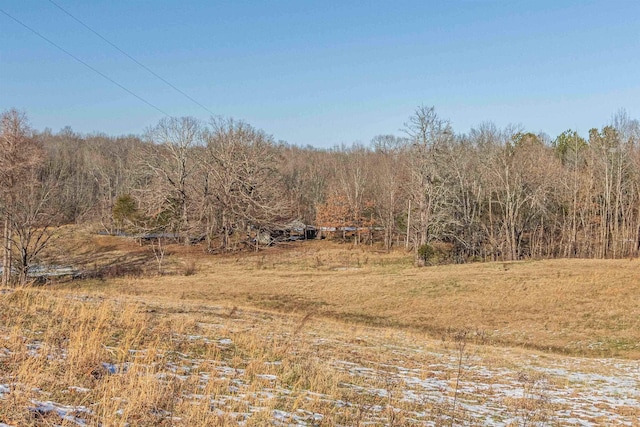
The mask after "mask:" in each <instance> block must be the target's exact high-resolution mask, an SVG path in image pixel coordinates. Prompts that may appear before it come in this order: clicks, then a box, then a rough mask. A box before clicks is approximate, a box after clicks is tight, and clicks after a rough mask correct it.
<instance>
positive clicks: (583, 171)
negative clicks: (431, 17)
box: [0, 107, 640, 284]
mask: <svg viewBox="0 0 640 427" xmlns="http://www.w3.org/2000/svg"><path fill="white" fill-rule="evenodd" d="M1 126H2V127H1V129H0V213H1V216H2V227H3V251H2V252H3V265H4V266H9V265H11V266H12V268H4V269H3V279H2V280H3V283H5V284H6V283H8V281H9V280H11V277H10V276H11V274H10V273H11V272H12V271H14V272H17V273H16V274H17V275H18V276H19V277H20V278H22V279H24V278H25V277H26V271H27V269H28V267H29V265H30V264H31V263H33V262H34V260H36V259H37V258H38V255H39V254H40V252H41V251H42V249H43V248H44V247H45V246H46V245H47V243H49V242H50V239H51V237H52V236H53V235H54V231H55V228H56V227H57V226H59V225H63V224H68V223H88V224H92V225H95V226H98V227H99V228H101V229H102V230H104V231H107V232H111V233H113V232H127V233H132V234H136V233H162V234H171V235H172V236H176V238H178V239H180V240H181V241H182V242H184V243H185V244H191V243H193V242H194V241H195V240H198V241H202V242H203V243H202V244H203V247H204V248H205V250H208V251H211V252H215V251H224V250H232V249H237V248H239V247H241V246H242V245H243V244H244V243H247V242H252V241H253V242H255V245H256V246H257V245H259V241H260V239H259V238H257V236H260V234H261V233H269V234H271V233H274V232H278V231H282V230H285V229H286V228H287V227H288V224H290V223H291V222H292V221H294V220H298V223H299V222H302V223H304V224H309V225H315V226H317V227H327V228H331V227H335V228H337V229H336V231H335V232H331V233H327V232H324V233H322V234H324V236H327V235H331V237H333V238H336V239H346V240H349V241H352V242H354V243H355V244H378V245H381V246H383V247H384V248H386V249H391V248H393V247H402V248H406V249H407V250H410V251H413V253H414V254H415V256H416V260H417V262H419V263H435V262H458V263H461V262H469V261H480V260H516V259H523V258H529V257H535V258H539V257H545V258H546V257H585V258H616V257H626V256H637V255H638V251H639V249H640V146H639V143H640V124H639V123H638V121H636V120H632V119H630V118H629V117H628V116H627V115H626V114H625V113H624V112H620V113H618V114H616V115H615V116H614V118H613V119H612V120H611V123H610V124H609V125H607V126H604V127H602V128H600V129H597V128H594V129H591V130H590V131H589V134H588V135H585V136H581V135H578V134H577V133H576V132H574V131H571V130H567V131H566V132H563V133H562V134H561V135H558V136H557V137H555V138H550V137H548V136H546V135H544V134H540V135H536V134H533V133H529V132H525V131H524V130H523V129H520V128H518V127H508V128H504V129H500V128H497V127H496V126H495V125H493V124H491V123H483V124H481V125H480V126H478V127H477V128H475V129H472V130H470V131H469V132H468V133H466V134H458V133H455V132H454V130H453V128H452V126H451V124H450V123H449V122H448V121H447V120H445V119H443V118H441V117H439V116H438V115H437V114H436V112H435V110H434V109H433V108H428V107H419V108H418V109H417V110H416V111H415V113H414V114H413V115H412V116H411V117H409V118H408V121H407V123H406V124H405V125H404V128H403V129H404V132H403V133H401V134H400V135H380V136H377V137H375V138H373V140H372V141H371V142H370V144H368V145H363V144H354V145H352V146H342V147H336V148H332V149H317V148H313V147H298V146H292V145H288V144H286V143H283V142H276V141H275V140H274V139H273V138H272V137H271V136H270V135H268V134H266V133H264V132H263V131H261V130H258V129H255V128H253V127H252V126H250V125H249V124H247V123H245V122H242V121H235V120H232V119H224V118H212V119H211V120H210V121H209V122H200V121H198V120H196V119H194V118H188V117H186V118H165V119H162V120H161V121H160V122H159V123H158V124H157V126H155V127H153V128H151V129H149V130H148V131H147V132H146V133H145V135H144V136H142V137H138V136H125V137H112V136H106V135H100V134H96V135H79V134H76V133H74V132H73V131H72V130H71V129H69V128H65V129H63V130H61V131H60V132H57V133H53V132H51V131H49V130H45V131H36V130H33V129H31V128H30V127H29V123H28V119H27V117H26V115H25V114H24V113H21V112H18V111H15V110H9V111H6V112H4V113H3V114H2V116H1ZM325 230H326V229H325ZM331 230H332V229H331Z"/></svg>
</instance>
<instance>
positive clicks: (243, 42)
mask: <svg viewBox="0 0 640 427" xmlns="http://www.w3.org/2000/svg"><path fill="white" fill-rule="evenodd" d="M55 1H56V3H58V4H59V5H60V6H62V7H63V8H65V9H66V10H68V11H69V12H70V13H72V14H73V15H75V16H76V17H77V18H78V19H80V20H81V21H83V22H84V23H85V24H87V25H88V26H90V27H91V28H93V29H94V30H95V31H97V32H98V33H100V34H102V35H103V36H104V37H106V38H107V39H109V40H110V41H111V42H113V43H115V44H116V45H118V46H119V47H120V48H122V49H123V50H125V51H126V52H128V53H129V54H130V55H132V56H133V57H135V58H136V59H138V60H139V61H140V62H142V63H143V64H145V65H146V66H148V67H149V68H151V69H152V70H154V71H155V72H156V73H158V74H159V75H161V76H162V77H164V78H165V79H167V80H168V81H170V82H171V83H173V84H174V85H175V86H177V87H178V88H180V89H181V90H183V91H184V92H186V93H187V94H189V95H190V96H192V97H193V98H195V99H196V100H198V101H199V102H200V103H202V104H203V105H205V106H206V107H207V108H208V109H209V110H210V111H212V112H214V113H215V114H217V115H221V116H231V117H234V118H237V119H243V120H245V121H247V122H249V123H251V124H252V125H254V126H255V127H258V128H261V129H263V130H265V131H266V132H267V133H269V134H272V135H273V136H274V138H275V139H276V140H280V139H281V140H285V141H287V142H289V143H292V144H298V145H307V144H310V145H313V146H317V147H330V146H334V145H336V144H341V143H345V144H350V143H352V142H355V141H359V142H364V143H368V142H369V141H370V139H371V138H372V137H373V136H375V135H378V134H387V133H395V134H400V131H399V130H400V128H402V126H403V123H405V122H406V121H407V119H408V117H409V116H410V115H411V114H412V112H413V111H414V110H415V108H416V107H417V106H418V105H420V104H424V105H426V106H435V107H436V111H437V112H438V113H439V115H440V116H441V117H443V118H448V119H450V120H451V122H452V125H453V127H454V129H455V130H456V132H460V133H462V132H468V131H469V129H470V128H471V127H473V126H476V125H478V124H480V123H482V122H483V121H493V122H495V123H496V124H497V125H498V126H505V125H507V124H521V125H522V126H523V127H524V128H525V129H526V130H528V131H532V132H540V131H543V132H546V133H547V134H549V135H550V136H551V137H555V136H556V135H557V134H559V133H560V132H562V131H563V130H565V129H567V128H572V129H576V130H578V131H579V132H580V133H581V134H586V132H587V131H588V129H589V128H591V127H601V126H603V125H605V124H607V123H608V122H609V120H610V118H611V116H612V115H613V114H614V113H615V112H616V111H618V110H619V109H621V108H624V109H626V110H627V112H628V113H629V115H630V116H631V117H632V118H640V78H639V77H640V24H639V23H638V22H639V21H638V19H639V18H640V1H631V0H630V1H616V0H609V1H542V0H537V1H533V0H532V1H516V0H511V1H454V0H451V1H366V2H365V1H358V2H356V1H301V0H282V1H241V0H236V1H204V0H203V1H188V0H182V1H178V0H174V1H169V0H110V1H93V0H91V1H89V0H55ZM0 9H2V10H4V11H5V12H7V13H9V14H11V15H12V16H14V17H15V18H17V19H19V20H21V21H22V22H24V23H25V24H27V25H29V26H30V27H32V28H34V29H35V30H37V31H38V32H40V33H41V34H42V35H44V36H46V37H47V38H49V39H51V40H52V41H53V42H55V43H57V44H58V45H60V46H62V47H63V48H65V49H66V50H68V51H69V52H71V53H72V54H74V55H76V56H77V57H78V58H80V59H82V60H84V61H85V62H87V63H88V64H90V65H91V66H92V67H94V68H96V69H98V70H99V71H100V72H102V73H104V74H105V75H107V76H109V77H110V78H112V79H113V80H115V81H117V82H118V83H120V84H122V85H123V86H125V87H127V88H128V89H130V90H131V91H133V92H135V93H136V94H138V95H139V96H141V97H143V98H144V99H146V100H148V101H149V102H151V103H152V104H154V105H156V106H157V107H159V108H160V109H161V110H163V111H166V112H167V113H168V114H170V115H174V116H194V117H197V118H201V119H205V120H206V119H207V118H208V117H209V116H210V114H209V113H207V111H205V110H203V109H202V108H200V107H198V106H197V105H196V104H194V103H192V102H191V101H189V100H188V99H186V98H185V97H183V96H182V95H180V94H179V93H177V92H175V91H174V90H173V89H171V88H170V87H168V86H167V85H165V84H164V83H162V82H161V81H159V80H157V79H156V78H155V77H153V76H152V75H150V74H148V73H147V72H146V71H145V70H143V69H142V68H140V67H139V66H138V65H136V64H134V63H133V62H131V61H130V60H129V59H128V58H126V57H125V56H123V55H122V54H121V53H120V52H118V51H117V50H115V49H114V48H113V47H111V46H109V45H108V44H106V43H105V42H104V41H102V40H101V39H100V38H98V37H97V36H95V35H94V34H92V33H91V32H89V31H88V30H87V29H86V28H84V27H82V26H81V25H80V24H78V23H77V22H75V21H74V20H73V19H71V18H70V17H69V16H67V15H65V14H64V13H63V12H62V11H60V10H59V9H58V8H56V7H55V6H54V5H53V4H51V3H50V2H49V1H48V0H0ZM11 107H16V108H19V109H22V110H24V111H25V112H26V113H27V114H28V116H29V118H30V119H31V122H32V125H33V126H34V127H35V128H37V129H44V128H45V127H49V128H51V129H53V130H54V131H57V130H59V129H60V128H62V127H64V126H67V125H68V126H71V127H72V128H73V129H74V130H75V131H78V132H83V133H85V132H104V133H107V134H111V135H119V134H128V133H134V134H140V133H142V132H143V131H144V129H145V128H146V127H147V126H150V125H154V124H156V123H157V122H158V120H159V119H160V118H162V114H161V113H159V112H158V111H156V110H154V109H153V108H151V107H149V106H148V105H146V104H144V103H143V102H141V101H140V100H138V99H136V98H135V97H133V96H132V95H130V94H128V93H127V92H125V91H123V90H122V89H120V88H118V87H117V86H115V85H113V84H112V83H110V82H109V81H107V80H105V79H104V78H102V77H101V76H99V75H98V74H96V73H94V72H93V71H91V70H89V69H87V68H85V67H84V66H83V65H81V64H79V63H77V62H76V61H75V60H73V59H72V58H70V57H69V56H67V55H65V54H64V53H62V52H61V51H59V50H57V49H56V48H54V47H52V46H51V45H49V44H48V43H47V42H45V41H44V40H42V39H40V38H38V37H37V36H36V35H34V34H33V33H31V32H29V31H28V30H27V29H25V28H24V27H21V26H20V25H18V24H17V23H16V22H14V21H12V20H11V19H10V18H8V17H7V16H5V15H3V14H0V110H5V109H7V108H11Z"/></svg>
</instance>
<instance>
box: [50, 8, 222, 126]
mask: <svg viewBox="0 0 640 427" xmlns="http://www.w3.org/2000/svg"><path fill="white" fill-rule="evenodd" d="M49 3H51V4H52V5H54V6H55V7H57V8H58V9H60V10H61V11H63V12H64V13H66V14H67V15H68V16H69V17H71V18H72V19H73V20H74V21H76V22H77V23H79V24H80V25H82V26H83V27H85V28H86V29H87V30H89V31H91V32H92V33H93V34H95V35H96V36H98V37H100V38H101V39H102V40H103V41H104V42H105V43H108V44H109V45H110V46H111V47H113V48H114V49H116V50H117V51H118V52H120V53H121V54H123V55H124V56H126V57H127V58H129V59H130V60H132V61H133V62H135V63H136V64H137V65H139V66H140V67H142V68H144V69H145V70H146V71H147V72H149V73H150V74H151V75H153V76H155V77H156V78H157V79H159V80H160V81H162V82H164V83H165V84H167V85H168V86H169V87H171V88H172V89H173V90H175V91H176V92H178V93H180V94H181V95H182V96H184V97H185V98H187V99H189V100H190V101H191V102H193V103H194V104H196V105H198V106H199V107H200V108H202V109H203V110H205V111H206V112H208V113H209V114H211V115H213V116H215V114H214V113H213V111H211V110H209V109H208V108H207V107H205V106H204V105H202V104H201V103H200V102H198V101H197V100H195V99H193V98H192V97H191V96H189V95H188V94H186V93H185V92H183V91H182V90H180V89H179V88H177V87H176V86H174V85H173V84H172V83H171V82H169V81H167V80H166V79H165V78H163V77H162V76H160V75H158V74H157V73H156V72H154V71H153V70H152V69H150V68H149V67H147V66H146V65H144V64H143V63H141V62H140V61H138V60H137V59H136V58H134V57H133V56H131V55H129V54H128V53H127V52H125V51H124V50H122V49H121V48H120V47H118V46H117V45H116V44H114V43H113V42H111V41H110V40H108V39H107V38H106V37H104V36H103V35H102V34H100V33H98V32H97V31H96V30H94V29H93V28H91V27H90V26H88V25H87V24H85V23H84V22H82V21H81V20H80V19H79V18H76V17H75V16H74V15H72V14H71V12H69V11H68V10H66V9H64V8H63V7H62V6H60V5H59V4H58V3H56V2H55V1H53V0H49Z"/></svg>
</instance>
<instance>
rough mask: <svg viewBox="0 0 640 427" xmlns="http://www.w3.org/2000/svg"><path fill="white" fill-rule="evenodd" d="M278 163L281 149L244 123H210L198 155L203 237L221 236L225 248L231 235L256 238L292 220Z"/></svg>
mask: <svg viewBox="0 0 640 427" xmlns="http://www.w3.org/2000/svg"><path fill="white" fill-rule="evenodd" d="M279 161H280V153H279V150H278V149H277V147H275V146H274V144H273V141H272V139H271V137H270V136H268V135H266V134H265V133H264V132H262V131H260V130H257V129H254V128H253V127H252V126H250V125H248V124H246V123H244V122H242V121H235V120H233V119H224V118H213V119H212V120H211V129H210V130H209V132H208V134H207V146H206V150H203V151H202V153H201V162H202V166H203V168H204V170H205V171H206V179H205V180H204V185H203V186H202V192H201V197H202V199H203V200H204V204H203V207H204V211H205V212H206V215H205V218H206V223H207V235H209V236H212V235H213V234H218V235H221V236H222V248H223V249H227V248H228V247H229V243H230V242H229V237H230V236H231V235H232V234H233V233H235V232H248V231H250V230H251V229H253V230H255V232H256V235H257V234H259V233H260V232H261V231H270V230H273V229H275V228H278V227H281V226H282V225H283V224H284V223H286V222H287V221H289V220H290V219H291V216H292V209H291V204H290V203H289V201H288V200H286V199H285V198H284V197H283V196H284V195H285V194H286V190H285V185H284V180H283V177H282V176H281V175H280V173H279V172H278V163H279ZM258 240H259V239H257V238H256V242H258Z"/></svg>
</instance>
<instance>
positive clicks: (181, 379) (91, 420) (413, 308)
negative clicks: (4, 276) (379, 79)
mask: <svg viewBox="0 0 640 427" xmlns="http://www.w3.org/2000/svg"><path fill="white" fill-rule="evenodd" d="M87 239H90V241H89V240H87ZM165 250H166V253H165V257H164V259H163V262H162V265H161V266H160V267H161V269H162V271H163V273H164V274H162V275H159V274H157V273H158V270H159V265H158V262H157V258H156V257H155V256H154V254H153V252H152V250H151V248H150V247H149V246H140V245H138V244H137V243H136V242H133V241H130V240H127V239H124V238H117V237H107V236H92V237H90V238H88V237H86V235H85V234H83V233H80V232H77V231H76V232H75V234H74V235H69V236H68V237H67V238H66V239H64V240H63V239H61V240H60V242H59V244H58V245H57V246H56V247H55V248H53V250H52V251H51V253H50V254H49V256H50V257H51V259H52V260H54V261H55V262H57V263H67V264H74V265H78V266H83V267H84V268H93V269H95V270H99V269H102V271H107V272H111V273H112V274H111V275H108V274H107V275H102V276H101V277H100V278H93V279H84V280H76V281H67V282H63V283H58V284H49V285H46V286H42V287H30V288H25V289H17V290H16V289H6V290H3V292H2V294H0V320H1V321H0V423H5V424H6V425H10V426H14V427H15V426H23V425H36V426H46V425H65V426H66V425H103V426H106V425H118V426H125V425H185V426H190V425H203V426H205V425H327V426H331V425H344V426H352V425H398V426H400V425H434V426H436V425H514V426H515V425H522V426H525V425H639V424H638V420H639V417H640V371H639V370H638V367H637V363H636V362H634V359H636V358H637V357H638V356H640V307H639V305H638V303H637V301H638V300H639V298H638V297H640V287H639V283H640V280H639V279H640V261H638V260H635V259H634V260H602V261H600V260H541V261H523V262H510V263H503V262H499V263H484V264H467V265H447V266H436V267H423V268H417V267H414V266H413V264H412V258H411V256H410V255H408V254H407V253H405V252H404V251H395V252H391V253H385V252H384V251H380V250H378V248H376V247H370V246H356V247H354V246H352V245H350V244H339V243H331V242H326V241H310V242H297V243H291V244H286V245H281V246H279V247H274V248H268V249H265V250H262V251H259V252H245V253H234V254H226V255H207V254H204V253H203V252H202V250H201V249H200V248H199V247H197V246H195V247H190V248H184V247H181V246H179V245H169V246H167V247H166V248H165ZM111 276H113V277H111Z"/></svg>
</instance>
